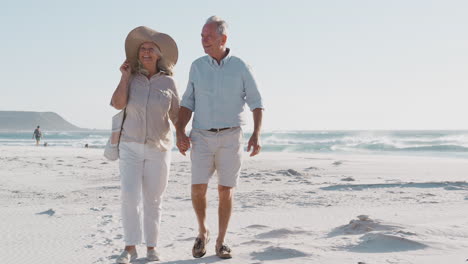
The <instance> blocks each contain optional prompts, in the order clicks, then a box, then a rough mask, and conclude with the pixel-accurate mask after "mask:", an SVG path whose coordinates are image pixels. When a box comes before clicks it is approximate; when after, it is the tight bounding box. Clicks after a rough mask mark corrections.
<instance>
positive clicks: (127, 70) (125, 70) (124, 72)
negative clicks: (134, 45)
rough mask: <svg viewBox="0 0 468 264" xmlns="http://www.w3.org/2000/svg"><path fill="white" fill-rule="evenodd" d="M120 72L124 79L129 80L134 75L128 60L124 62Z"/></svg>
mask: <svg viewBox="0 0 468 264" xmlns="http://www.w3.org/2000/svg"><path fill="white" fill-rule="evenodd" d="M120 72H121V73H122V77H124V78H129V77H130V75H131V74H132V69H131V67H130V63H129V62H128V61H127V60H126V61H124V63H123V64H122V66H120Z"/></svg>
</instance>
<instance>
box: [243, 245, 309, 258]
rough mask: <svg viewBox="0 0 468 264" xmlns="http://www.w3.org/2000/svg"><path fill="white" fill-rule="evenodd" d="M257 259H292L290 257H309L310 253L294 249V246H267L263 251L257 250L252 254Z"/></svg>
mask: <svg viewBox="0 0 468 264" xmlns="http://www.w3.org/2000/svg"><path fill="white" fill-rule="evenodd" d="M250 256H252V257H253V258H254V259H255V260H260V261H268V260H280V259H290V258H300V257H307V256H310V254H307V253H305V252H302V251H299V250H296V249H293V248H284V247H273V246H270V247H267V248H265V249H263V251H260V252H258V251H256V252H252V253H251V254H250Z"/></svg>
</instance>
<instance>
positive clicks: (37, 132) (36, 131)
mask: <svg viewBox="0 0 468 264" xmlns="http://www.w3.org/2000/svg"><path fill="white" fill-rule="evenodd" d="M32 138H33V139H36V146H39V143H40V142H41V138H42V132H41V127H40V126H37V127H36V129H34V133H33V137H32Z"/></svg>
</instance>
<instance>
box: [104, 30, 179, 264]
mask: <svg viewBox="0 0 468 264" xmlns="http://www.w3.org/2000/svg"><path fill="white" fill-rule="evenodd" d="M125 52H126V56H127V59H126V60H125V62H124V63H123V64H122V66H121V67H120V71H121V73H122V76H121V79H120V83H119V85H118V86H117V88H116V90H115V92H114V94H113V96H112V101H111V105H112V106H113V107H115V108H116V109H119V110H120V109H124V108H125V109H126V110H125V111H126V117H125V121H124V123H123V129H122V134H121V138H120V145H119V156H120V180H121V195H122V197H121V199H122V224H123V229H124V241H125V249H124V250H123V252H122V254H121V255H120V256H119V257H118V258H117V260H116V262H117V263H129V262H130V261H133V260H134V259H136V258H137V251H136V247H135V246H136V245H138V244H141V243H142V227H141V225H140V218H141V214H142V213H143V231H144V239H145V242H146V247H147V259H148V260H149V261H157V260H159V251H158V250H157V248H156V247H157V240H158V236H159V226H160V222H161V202H162V199H163V194H164V192H165V190H166V186H167V182H168V176H169V168H170V161H171V149H172V146H173V139H172V132H171V129H170V125H169V119H170V120H171V121H172V123H173V124H174V125H175V123H176V121H177V115H178V112H179V103H180V98H179V94H178V92H177V88H176V84H175V82H174V79H173V78H172V70H173V67H174V65H175V64H176V62H177V57H178V50H177V45H176V43H175V41H174V40H173V39H172V38H171V37H170V36H169V35H166V34H164V33H160V32H157V31H155V30H153V29H150V28H147V27H137V28H135V29H133V30H132V31H131V32H130V33H129V34H128V36H127V39H126V40H125ZM141 196H143V210H140V209H139V208H140V201H141V200H142V199H141Z"/></svg>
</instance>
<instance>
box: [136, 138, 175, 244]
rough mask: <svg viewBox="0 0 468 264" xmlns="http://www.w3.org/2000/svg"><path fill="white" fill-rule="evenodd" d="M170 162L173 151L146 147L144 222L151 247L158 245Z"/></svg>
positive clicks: (146, 238)
mask: <svg viewBox="0 0 468 264" xmlns="http://www.w3.org/2000/svg"><path fill="white" fill-rule="evenodd" d="M170 163H171V151H166V152H161V151H158V150H157V149H155V148H152V147H149V146H146V147H145V161H144V169H143V170H144V173H143V210H144V221H143V223H144V232H145V240H146V246H147V247H148V248H149V249H151V248H153V247H156V246H157V240H158V236H159V226H160V223H161V209H162V199H163V195H164V192H165V190H166V186H167V181H168V176H169V169H170Z"/></svg>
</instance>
